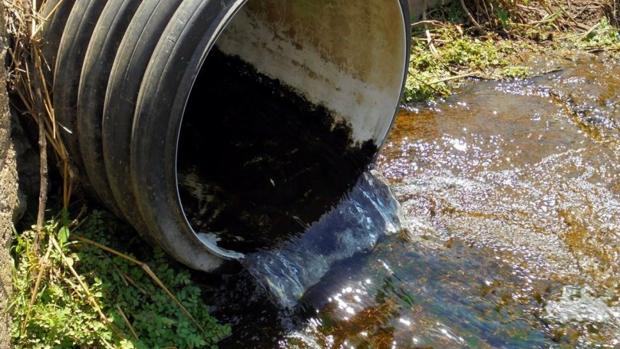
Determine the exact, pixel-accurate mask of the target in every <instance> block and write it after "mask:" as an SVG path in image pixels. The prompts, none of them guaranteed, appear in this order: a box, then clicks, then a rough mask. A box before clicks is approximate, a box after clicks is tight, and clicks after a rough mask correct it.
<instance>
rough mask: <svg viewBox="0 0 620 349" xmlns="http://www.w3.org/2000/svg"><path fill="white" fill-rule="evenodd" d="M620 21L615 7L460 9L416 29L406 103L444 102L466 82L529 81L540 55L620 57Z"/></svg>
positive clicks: (603, 2) (486, 3)
mask: <svg viewBox="0 0 620 349" xmlns="http://www.w3.org/2000/svg"><path fill="white" fill-rule="evenodd" d="M470 9H471V10H470ZM617 21H618V9H617V5H614V4H613V1H612V0H599V1H579V0H577V1H574V2H572V3H571V5H570V6H568V5H567V3H566V1H560V0H557V1H554V0H551V1H543V2H539V1H528V0H517V1H510V2H506V1H500V0H469V1H466V2H465V6H463V5H462V4H461V3H460V2H459V1H454V2H452V3H451V4H450V5H447V6H444V7H442V8H439V9H437V10H434V11H432V12H431V13H429V14H428V15H427V16H426V19H425V20H422V21H420V22H417V23H414V25H413V44H412V47H411V66H410V68H409V73H410V74H409V78H408V80H407V84H406V89H405V95H404V102H405V103H415V102H422V101H428V100H433V99H434V98H437V97H445V96H447V95H449V94H451V93H452V90H453V89H454V88H455V87H458V85H459V84H460V83H461V82H462V81H463V79H466V78H478V79H515V78H527V77H530V76H532V75H533V74H535V73H540V72H533V71H531V70H530V68H528V64H527V63H528V60H529V59H530V58H531V57H534V56H536V55H554V56H557V57H561V56H565V55H573V56H574V53H575V52H576V51H583V52H599V51H612V50H613V51H617V50H620V34H619V31H618V27H617V26H615V25H614V24H613V23H617Z"/></svg>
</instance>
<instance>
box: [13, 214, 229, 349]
mask: <svg viewBox="0 0 620 349" xmlns="http://www.w3.org/2000/svg"><path fill="white" fill-rule="evenodd" d="M60 221H62V220H53V221H50V222H48V223H47V225H46V226H45V228H44V230H43V235H39V234H37V233H36V232H35V231H34V230H33V231H27V232H25V233H23V234H20V235H17V236H16V238H15V245H14V251H13V252H14V255H15V260H16V268H15V274H14V288H15V295H14V299H13V304H12V308H11V310H12V316H13V320H14V325H13V328H12V336H13V342H14V344H15V347H16V348H75V347H83V348H86V347H87V348H93V347H97V348H164V347H175V348H204V347H215V345H216V344H217V342H218V341H220V340H221V339H222V338H224V337H226V336H227V335H229V333H230V329H229V327H227V326H222V325H219V324H217V322H216V321H215V320H214V319H213V318H212V317H211V316H210V315H209V312H208V308H207V306H206V305H205V304H204V302H203V300H202V299H201V292H200V288H199V287H198V286H197V285H196V284H194V283H193V282H192V280H191V278H190V274H189V272H188V271H187V269H185V268H184V267H182V266H179V265H177V264H175V263H174V262H173V261H171V260H169V259H168V258H167V257H166V256H165V255H164V253H163V252H162V251H160V250H157V249H155V250H153V249H152V248H150V247H148V246H145V245H144V242H143V241H141V240H140V239H139V238H136V237H132V236H134V235H135V233H134V232H127V230H128V229H127V228H126V227H124V226H122V225H120V224H119V223H118V222H117V221H116V220H115V219H114V218H113V217H111V216H109V215H107V214H105V213H103V212H93V213H91V214H90V215H89V216H88V217H87V218H85V219H84V220H83V221H82V224H80V225H78V226H76V227H75V228H74V229H73V231H74V232H75V233H73V232H71V233H70V232H69V230H68V229H67V228H66V227H63V225H62V224H61V223H60ZM77 234H80V235H79V236H78V235H77ZM37 240H38V242H37ZM91 241H96V243H93V242H91ZM99 244H100V245H99ZM104 246H107V247H110V248H109V249H108V248H106V247H104ZM121 246H122V247H121ZM111 248H114V249H119V251H133V253H134V254H142V256H141V257H143V258H145V266H148V267H143V266H142V265H141V264H140V263H141V262H138V261H137V260H135V257H134V256H133V254H127V255H124V254H123V252H118V251H116V250H112V249H111ZM115 251H116V252H115ZM41 255H43V257H41ZM166 289H167V290H169V291H170V293H171V294H168V293H167V292H166ZM177 301H178V302H179V303H177Z"/></svg>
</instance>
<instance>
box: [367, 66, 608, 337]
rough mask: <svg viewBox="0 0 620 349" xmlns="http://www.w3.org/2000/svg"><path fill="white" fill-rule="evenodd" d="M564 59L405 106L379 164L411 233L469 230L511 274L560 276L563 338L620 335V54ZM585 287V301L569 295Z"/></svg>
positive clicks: (550, 318)
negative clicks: (538, 72)
mask: <svg viewBox="0 0 620 349" xmlns="http://www.w3.org/2000/svg"><path fill="white" fill-rule="evenodd" d="M563 64H564V68H563V69H562V70H560V71H558V72H556V73H553V74H550V75H547V76H543V77H539V78H536V79H532V80H527V81H512V82H477V83H472V84H470V85H468V86H466V87H464V88H463V89H462V90H461V91H460V92H459V93H457V94H456V95H455V96H454V97H452V98H451V99H448V100H447V101H445V102H444V103H439V104H437V105H435V106H434V107H433V108H432V109H422V108H420V109H418V110H417V111H413V112H405V113H402V114H401V115H400V116H399V118H398V120H397V122H396V125H395V129H394V131H393V133H392V136H391V138H390V140H389V141H388V143H387V145H386V147H385V148H384V150H383V152H382V155H381V156H380V157H379V168H380V169H381V170H382V172H383V173H384V174H385V176H386V177H387V178H389V179H390V181H391V182H392V184H393V189H394V191H395V194H396V195H397V197H398V199H399V201H401V204H402V207H403V210H404V216H405V217H406V218H408V219H407V220H406V222H405V225H407V226H408V228H409V232H410V234H411V238H412V239H414V240H415V241H419V242H420V243H422V244H423V245H425V246H429V247H432V246H433V244H435V245H436V243H431V242H429V241H434V240H439V241H447V240H448V239H458V240H462V241H465V242H466V243H467V244H469V245H471V246H474V247H477V248H482V249H484V250H485V251H487V252H488V251H492V252H488V253H489V256H488V257H489V258H497V259H499V260H501V261H503V262H504V263H506V264H507V265H511V266H512V270H511V271H510V273H512V274H515V275H518V276H519V277H521V278H524V279H527V280H550V281H551V282H552V283H553V287H552V289H553V291H550V292H548V294H547V296H546V297H545V298H543V299H541V301H542V302H543V303H544V304H547V305H546V307H543V308H541V309H539V310H538V311H539V312H540V314H542V313H545V312H546V313H545V314H546V315H545V316H542V318H543V323H544V324H545V325H547V324H549V325H551V330H550V337H551V338H552V339H554V340H556V341H560V342H565V343H571V344H574V345H581V346H586V347H587V346H589V345H593V344H607V345H616V344H617V343H618V341H619V340H620V330H619V328H618V318H617V314H618V308H617V303H618V297H619V296H620V147H619V144H618V141H620V109H619V107H618V105H619V104H620V65H618V64H617V63H616V62H614V61H613V60H609V59H603V58H597V57H591V56H587V57H579V58H578V59H576V60H575V61H574V62H570V63H563ZM516 287H517V288H520V287H521V286H519V285H517V286H516ZM583 287H587V290H588V291H587V292H585V293H584V292H580V293H578V294H579V295H581V296H583V297H582V298H581V300H574V301H573V303H571V302H568V301H567V299H573V298H575V297H576V296H575V294H576V293H574V292H573V293H570V292H569V290H573V289H574V288H576V289H580V288H583ZM522 291H523V292H522V293H523V294H525V295H526V296H527V295H529V296H531V297H534V298H537V297H539V296H540V295H539V294H537V293H536V292H534V293H532V292H531V290H527V289H523V290H522ZM567 292H568V293H567ZM571 292H572V291H571ZM586 296H587V297H586ZM567 297H568V298H567ZM571 297H572V298H571ZM588 297H590V298H588ZM603 305H605V307H607V308H605V309H607V310H605V314H607V315H602V314H599V313H601V312H602V311H603V310H602V309H603ZM588 314H598V315H600V316H604V319H603V318H600V317H592V316H589V315H588ZM614 314H615V315H614ZM576 324H579V326H577V325H576ZM543 327H544V326H543Z"/></svg>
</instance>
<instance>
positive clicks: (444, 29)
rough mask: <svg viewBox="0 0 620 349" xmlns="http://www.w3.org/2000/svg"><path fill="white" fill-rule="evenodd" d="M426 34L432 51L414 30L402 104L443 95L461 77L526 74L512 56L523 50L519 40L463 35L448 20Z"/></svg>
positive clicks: (525, 68) (420, 32)
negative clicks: (429, 37)
mask: <svg viewBox="0 0 620 349" xmlns="http://www.w3.org/2000/svg"><path fill="white" fill-rule="evenodd" d="M429 33H430V35H431V43H432V45H433V48H434V50H433V49H432V48H431V46H430V44H429V42H428V41H427V40H426V39H425V37H426V36H425V33H424V31H423V30H418V31H414V41H413V45H412V47H411V60H410V66H409V77H408V79H407V84H406V88H405V97H404V102H405V103H413V102H421V101H426V100H432V99H434V98H437V97H443V96H447V95H449V94H450V93H452V89H453V87H454V86H455V82H457V83H458V81H459V80H460V79H461V78H464V77H469V76H472V77H474V76H477V77H490V78H520V77H524V76H527V75H528V74H529V69H528V68H527V67H525V66H521V65H518V64H515V60H514V59H513V57H514V56H515V54H516V53H517V52H518V51H519V50H522V49H523V44H522V43H515V42H512V41H508V40H502V39H497V38H496V37H480V36H473V35H467V34H463V33H462V31H460V30H459V27H458V26H456V25H453V24H449V23H445V24H443V25H441V26H440V27H438V28H435V29H434V30H432V31H429Z"/></svg>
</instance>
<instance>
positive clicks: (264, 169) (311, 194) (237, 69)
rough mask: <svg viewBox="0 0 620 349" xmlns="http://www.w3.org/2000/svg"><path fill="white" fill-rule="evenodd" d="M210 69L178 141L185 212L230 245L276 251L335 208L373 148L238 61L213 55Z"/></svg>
mask: <svg viewBox="0 0 620 349" xmlns="http://www.w3.org/2000/svg"><path fill="white" fill-rule="evenodd" d="M205 67H206V68H204V69H203V71H202V72H201V76H200V77H199V78H198V81H197V83H196V85H195V87H194V89H193V92H192V96H191V98H190V102H189V105H188V107H187V111H186V117H185V120H184V124H183V129H182V133H181V138H180V139H181V142H180V151H179V160H178V161H179V164H178V168H179V174H180V176H179V182H180V194H181V199H182V202H183V205H184V208H185V210H186V213H187V215H188V217H190V220H191V223H192V225H193V227H194V228H195V230H197V231H199V232H201V233H213V234H216V235H217V236H218V237H220V238H221V239H222V240H221V242H220V245H222V246H223V247H224V248H227V249H231V250H235V251H239V252H252V251H256V250H259V249H269V248H273V247H276V246H278V245H279V244H281V243H283V242H285V241H287V240H288V239H289V238H291V237H294V236H296V235H298V234H300V233H303V232H304V231H305V230H306V229H307V228H308V227H309V226H310V224H312V223H313V222H315V221H316V220H318V219H319V218H320V217H321V215H323V213H325V212H326V211H328V210H329V209H330V208H331V207H333V206H334V205H336V204H337V203H338V201H339V200H340V199H341V198H342V196H343V195H344V194H345V193H346V192H347V191H349V190H350V189H351V188H352V187H353V185H354V184H355V183H356V181H357V178H358V177H359V176H360V175H361V174H362V173H363V172H364V170H365V168H366V166H367V165H368V163H369V162H370V161H371V159H372V157H373V155H374V154H375V153H376V149H377V148H376V146H375V145H374V144H373V142H365V143H364V144H353V141H352V139H351V130H350V128H349V127H348V126H347V125H346V124H344V123H341V122H337V121H336V120H335V119H334V117H332V115H331V114H330V113H329V112H328V111H327V110H325V109H324V108H322V107H317V106H314V105H312V104H310V103H308V102H307V101H306V100H305V99H303V98H302V97H300V96H299V95H298V94H297V93H295V92H294V91H292V90H290V89H288V88H286V87H284V86H282V85H281V84H280V83H279V82H278V81H277V80H273V79H270V78H268V77H267V76H264V75H261V74H258V73H257V72H256V71H255V70H254V68H253V67H251V66H250V65H248V64H246V63H244V62H243V61H241V60H240V59H238V58H237V57H230V56H225V55H223V54H222V53H220V52H219V51H217V50H214V52H212V53H210V55H209V58H208V60H207V62H206V63H205ZM205 149H208V151H205Z"/></svg>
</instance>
